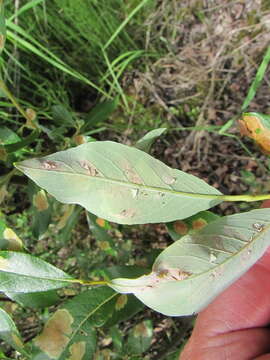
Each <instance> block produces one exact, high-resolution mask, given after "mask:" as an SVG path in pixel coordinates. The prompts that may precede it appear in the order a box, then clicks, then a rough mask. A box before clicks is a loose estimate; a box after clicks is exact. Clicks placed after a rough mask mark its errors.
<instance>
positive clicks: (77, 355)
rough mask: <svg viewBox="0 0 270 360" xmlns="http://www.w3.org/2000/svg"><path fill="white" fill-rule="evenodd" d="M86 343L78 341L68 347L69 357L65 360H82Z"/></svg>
mask: <svg viewBox="0 0 270 360" xmlns="http://www.w3.org/2000/svg"><path fill="white" fill-rule="evenodd" d="M85 349H86V343H85V341H80V342H77V343H74V344H72V345H71V346H70V348H69V351H70V357H69V358H68V359H67V360H82V359H83V357H84V354H85Z"/></svg>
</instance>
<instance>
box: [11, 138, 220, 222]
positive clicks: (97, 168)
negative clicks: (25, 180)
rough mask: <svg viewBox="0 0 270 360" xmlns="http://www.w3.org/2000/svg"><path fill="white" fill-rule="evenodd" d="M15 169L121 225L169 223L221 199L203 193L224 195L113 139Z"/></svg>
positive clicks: (68, 200)
mask: <svg viewBox="0 0 270 360" xmlns="http://www.w3.org/2000/svg"><path fill="white" fill-rule="evenodd" d="M16 167H17V168H18V169H20V170H21V171H23V172H24V173H25V174H26V175H27V176H29V177H30V178H31V179H32V180H33V181H34V182H36V183H37V184H38V185H39V186H40V187H42V188H44V189H46V190H47V191H48V192H49V193H50V194H51V195H53V196H54V197H55V198H56V199H57V200H59V201H61V202H63V203H76V204H80V205H82V206H83V207H84V208H86V209H87V210H88V211H90V212H91V213H93V214H95V215H97V216H98V217H100V218H103V219H107V220H109V221H113V222H116V223H120V224H144V223H157V222H169V221H173V220H177V219H182V218H186V217H188V216H191V215H193V214H195V213H197V212H199V211H202V210H206V209H208V208H210V207H212V206H215V205H217V204H219V203H220V202H221V201H220V200H219V199H213V198H211V196H210V198H204V197H200V196H199V195H198V194H204V195H214V197H215V196H216V195H221V193H220V192H219V191H218V190H217V189H215V188H214V187H212V186H210V185H208V184H207V183H205V182H204V181H203V180H200V179H199V178H197V177H195V176H193V175H190V174H187V173H184V172H182V171H180V170H176V169H172V168H170V167H168V166H167V165H165V164H163V163H162V162H160V161H159V160H157V159H154V158H153V157H151V156H150V155H148V154H146V153H145V152H143V151H140V150H138V149H136V148H132V147H129V146H126V145H122V144H118V143H114V142H111V141H100V142H92V143H87V144H83V145H80V146H77V147H75V148H71V149H69V150H66V151H61V152H58V153H55V154H52V155H49V156H47V157H43V158H39V159H31V160H25V161H23V162H21V163H19V164H17V165H16ZM183 192H184V193H185V194H183Z"/></svg>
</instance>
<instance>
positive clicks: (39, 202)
mask: <svg viewBox="0 0 270 360" xmlns="http://www.w3.org/2000/svg"><path fill="white" fill-rule="evenodd" d="M33 204H34V206H35V208H37V210H38V211H39V212H41V211H45V210H47V209H48V207H49V203H48V200H47V196H46V193H45V191H44V190H40V191H38V192H37V193H36V194H35V195H34V196H33Z"/></svg>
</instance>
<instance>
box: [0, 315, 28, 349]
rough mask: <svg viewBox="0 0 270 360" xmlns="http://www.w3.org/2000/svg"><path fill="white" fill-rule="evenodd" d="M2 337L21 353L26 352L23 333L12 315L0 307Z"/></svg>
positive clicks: (0, 336) (0, 333) (0, 332)
mask: <svg viewBox="0 0 270 360" xmlns="http://www.w3.org/2000/svg"><path fill="white" fill-rule="evenodd" d="M0 338H1V339H2V340H4V341H5V342H6V343H7V344H9V345H10V346H11V347H13V349H15V350H17V351H19V352H20V353H21V354H26V352H25V350H24V344H23V342H22V338H21V335H20V334H19V331H18V329H17V327H16V325H15V324H14V322H13V320H12V319H11V317H10V316H9V315H8V314H7V313H6V312H5V311H4V310H3V309H1V308H0Z"/></svg>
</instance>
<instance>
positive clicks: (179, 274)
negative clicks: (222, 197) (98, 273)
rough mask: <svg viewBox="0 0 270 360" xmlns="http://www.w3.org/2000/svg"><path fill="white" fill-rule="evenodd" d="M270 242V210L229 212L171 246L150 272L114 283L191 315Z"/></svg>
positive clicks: (161, 308) (170, 311)
mask: <svg viewBox="0 0 270 360" xmlns="http://www.w3.org/2000/svg"><path fill="white" fill-rule="evenodd" d="M269 245H270V210H269V209H259V210H253V211H250V212H247V213H241V214H236V215H231V216H225V217H223V218H221V219H218V220H216V221H213V222H211V223H210V224H208V225H207V226H206V227H204V228H203V229H202V230H201V231H200V232H197V233H194V234H191V235H186V236H185V237H183V238H182V239H181V240H178V241H176V242H175V243H174V244H172V245H171V246H169V247H168V248H167V249H166V250H164V251H163V252H162V253H161V254H160V255H159V256H158V258H157V259H156V261H155V263H154V265H153V270H152V272H151V273H150V274H149V275H144V276H142V277H140V278H138V279H123V278H122V279H121V278H120V279H114V280H112V281H111V283H110V286H111V287H112V288H113V289H115V290H116V291H119V292H120V293H133V294H134V295H135V296H136V297H137V298H138V299H140V300H141V301H142V302H143V303H144V304H146V305H147V306H149V307H151V308H152V309H154V310H156V311H158V312H161V313H163V314H165V315H169V316H182V315H190V314H193V313H196V312H198V311H200V310H201V309H203V308H204V307H205V306H206V305H208V304H209V303H210V302H211V301H212V300H213V299H214V298H215V297H216V296H217V295H218V294H219V293H220V292H222V291H223V290H224V289H226V288H227V287H228V286H229V285H230V284H231V283H232V282H233V281H235V280H237V279H238V278H239V277H240V276H241V275H243V274H244V273H245V272H246V271H247V270H248V269H249V268H250V267H251V266H252V265H253V264H254V263H255V262H256V261H257V260H258V259H259V258H260V257H261V256H262V255H263V254H264V252H265V250H266V249H267V248H268V246H269Z"/></svg>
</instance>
